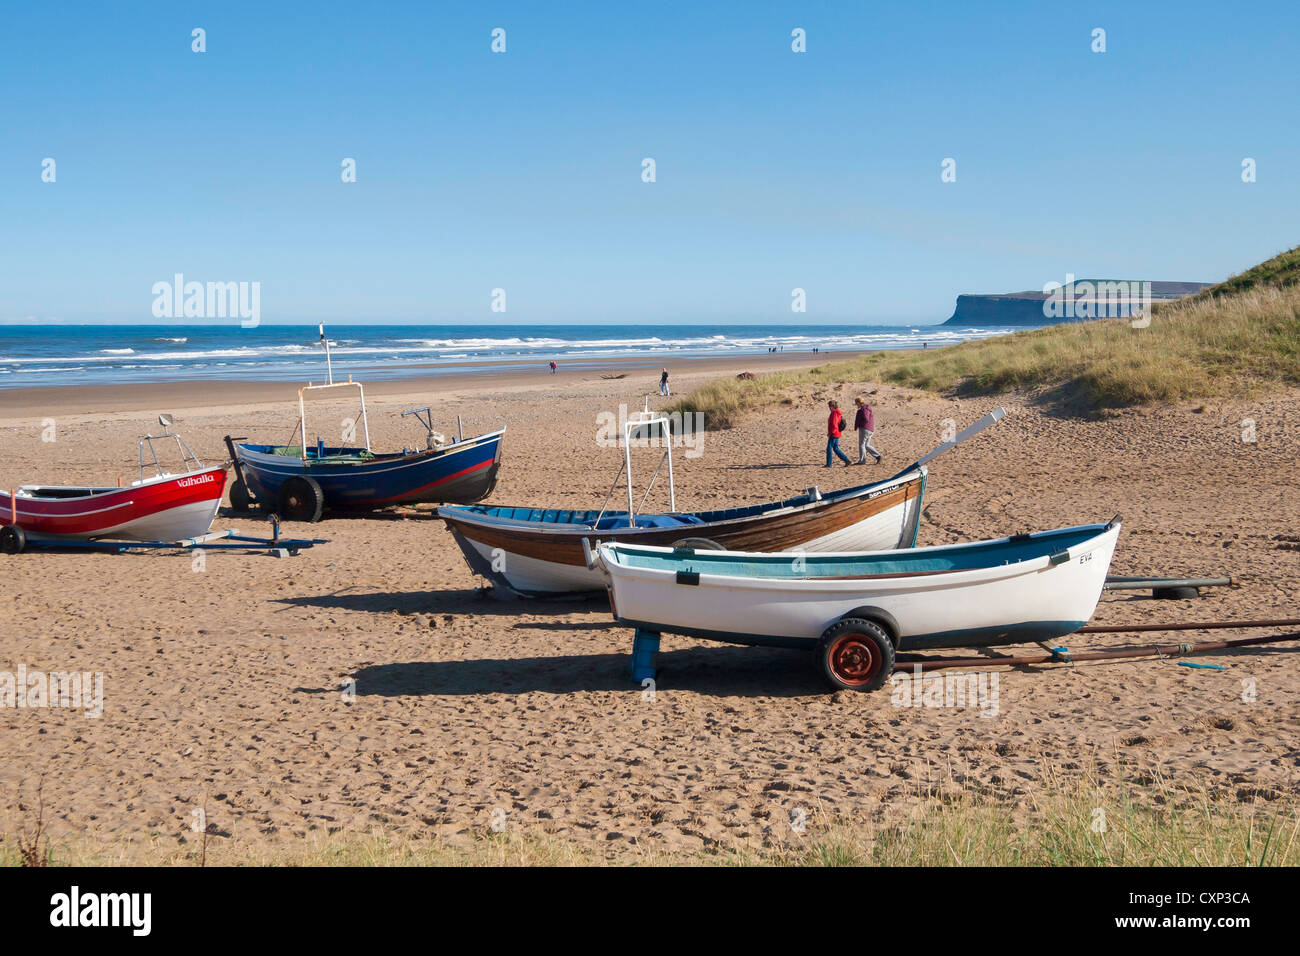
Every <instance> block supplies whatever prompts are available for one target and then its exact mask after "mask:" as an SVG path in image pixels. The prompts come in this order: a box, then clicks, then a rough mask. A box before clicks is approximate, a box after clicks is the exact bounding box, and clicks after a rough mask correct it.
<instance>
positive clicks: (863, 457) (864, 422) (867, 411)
mask: <svg viewBox="0 0 1300 956" xmlns="http://www.w3.org/2000/svg"><path fill="white" fill-rule="evenodd" d="M853 404H854V405H856V406H858V414H857V416H856V417H855V418H854V419H853V427H854V428H856V429H857V430H858V464H859V465H865V464H866V463H867V452H871V455H872V457H873V458H875V459H876V464H877V465H878V464H880V459H881V454H880V452H878V451H876V449H875V447H874V446H873V445H872V444H871V436H872V435H873V434H875V431H876V416H875V413H874V412H873V411H872V410H871V406H870V405H868V404H867V403H866V402H864V401H863V400H862V396H858V397H857V398H855V399H854V400H853Z"/></svg>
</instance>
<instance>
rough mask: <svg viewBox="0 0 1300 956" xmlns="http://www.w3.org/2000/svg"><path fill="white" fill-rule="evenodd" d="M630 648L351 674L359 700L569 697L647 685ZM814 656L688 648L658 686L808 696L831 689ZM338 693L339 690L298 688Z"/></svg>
mask: <svg viewBox="0 0 1300 956" xmlns="http://www.w3.org/2000/svg"><path fill="white" fill-rule="evenodd" d="M625 633H626V634H627V651H626V652H619V653H610V654H576V655H572V656H564V657H560V656H556V657H521V658H483V659H481V660H465V661H407V662H403V663H394V664H374V665H371V666H369V667H362V668H361V669H360V670H358V671H357V672H356V673H355V674H353V675H352V677H353V678H354V679H355V680H356V682H357V688H356V692H357V696H358V697H371V696H373V697H424V696H435V695H445V696H461V695H470V694H527V693H534V692H538V691H540V692H542V693H550V694H571V693H574V692H575V691H624V692H627V693H640V692H641V690H642V688H641V685H640V684H638V683H635V682H633V680H632V678H631V676H630V668H631V660H632V655H631V650H632V632H631V631H626V632H625ZM809 657H810V655H808V654H803V653H800V652H798V651H783V650H773V649H768V648H752V647H733V646H730V645H727V646H718V647H690V648H683V649H681V650H674V651H665V652H663V653H661V654H660V655H659V660H658V671H659V672H658V676H657V678H656V689H657V690H658V691H659V692H660V693H669V692H672V691H686V692H689V693H694V694H702V695H705V696H710V697H740V696H743V697H803V696H807V695H810V694H817V695H822V694H825V693H827V687H826V684H825V683H824V682H823V681H822V680H821V678H820V677H819V676H818V675H817V673H816V671H815V670H814V669H813V666H812V662H811V661H810V660H809ZM299 690H301V691H304V692H307V693H331V694H336V693H338V688H337V687H329V688H299Z"/></svg>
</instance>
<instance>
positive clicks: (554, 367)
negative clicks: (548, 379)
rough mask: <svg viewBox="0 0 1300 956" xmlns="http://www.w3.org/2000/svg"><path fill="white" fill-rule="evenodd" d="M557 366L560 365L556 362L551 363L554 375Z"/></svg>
mask: <svg viewBox="0 0 1300 956" xmlns="http://www.w3.org/2000/svg"><path fill="white" fill-rule="evenodd" d="M557 367H558V366H556V364H555V363H554V362H552V363H551V374H552V375H554V374H555V369H556V368H557Z"/></svg>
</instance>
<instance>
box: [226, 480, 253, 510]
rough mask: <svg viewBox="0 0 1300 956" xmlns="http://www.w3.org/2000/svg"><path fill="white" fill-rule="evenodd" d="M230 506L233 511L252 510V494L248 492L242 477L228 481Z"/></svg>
mask: <svg viewBox="0 0 1300 956" xmlns="http://www.w3.org/2000/svg"><path fill="white" fill-rule="evenodd" d="M230 507H231V508H232V509H233V510H235V511H243V512H248V511H252V510H253V496H252V495H250V494H249V493H248V485H246V484H244V479H243V478H236V479H235V480H234V481H232V482H231V483H230Z"/></svg>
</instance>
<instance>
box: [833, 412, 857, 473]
mask: <svg viewBox="0 0 1300 956" xmlns="http://www.w3.org/2000/svg"><path fill="white" fill-rule="evenodd" d="M826 404H827V406H828V407H829V408H830V410H831V414H830V417H829V418H827V419H826V467H827V468H830V467H831V465H833V464H834V461H833V460H832V459H831V455H832V454H834V455H838V456H839V458H840V461H842V462H844V464H846V465H851V464H853V462H851V461H849V456H848V455H846V454H844V452H842V451H840V436H841V435H843V434H844V416H843V415H841V414H840V403H839V402H837V401H835V399H833V398H832V399H831V400H830V401H829V402H827V403H826Z"/></svg>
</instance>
